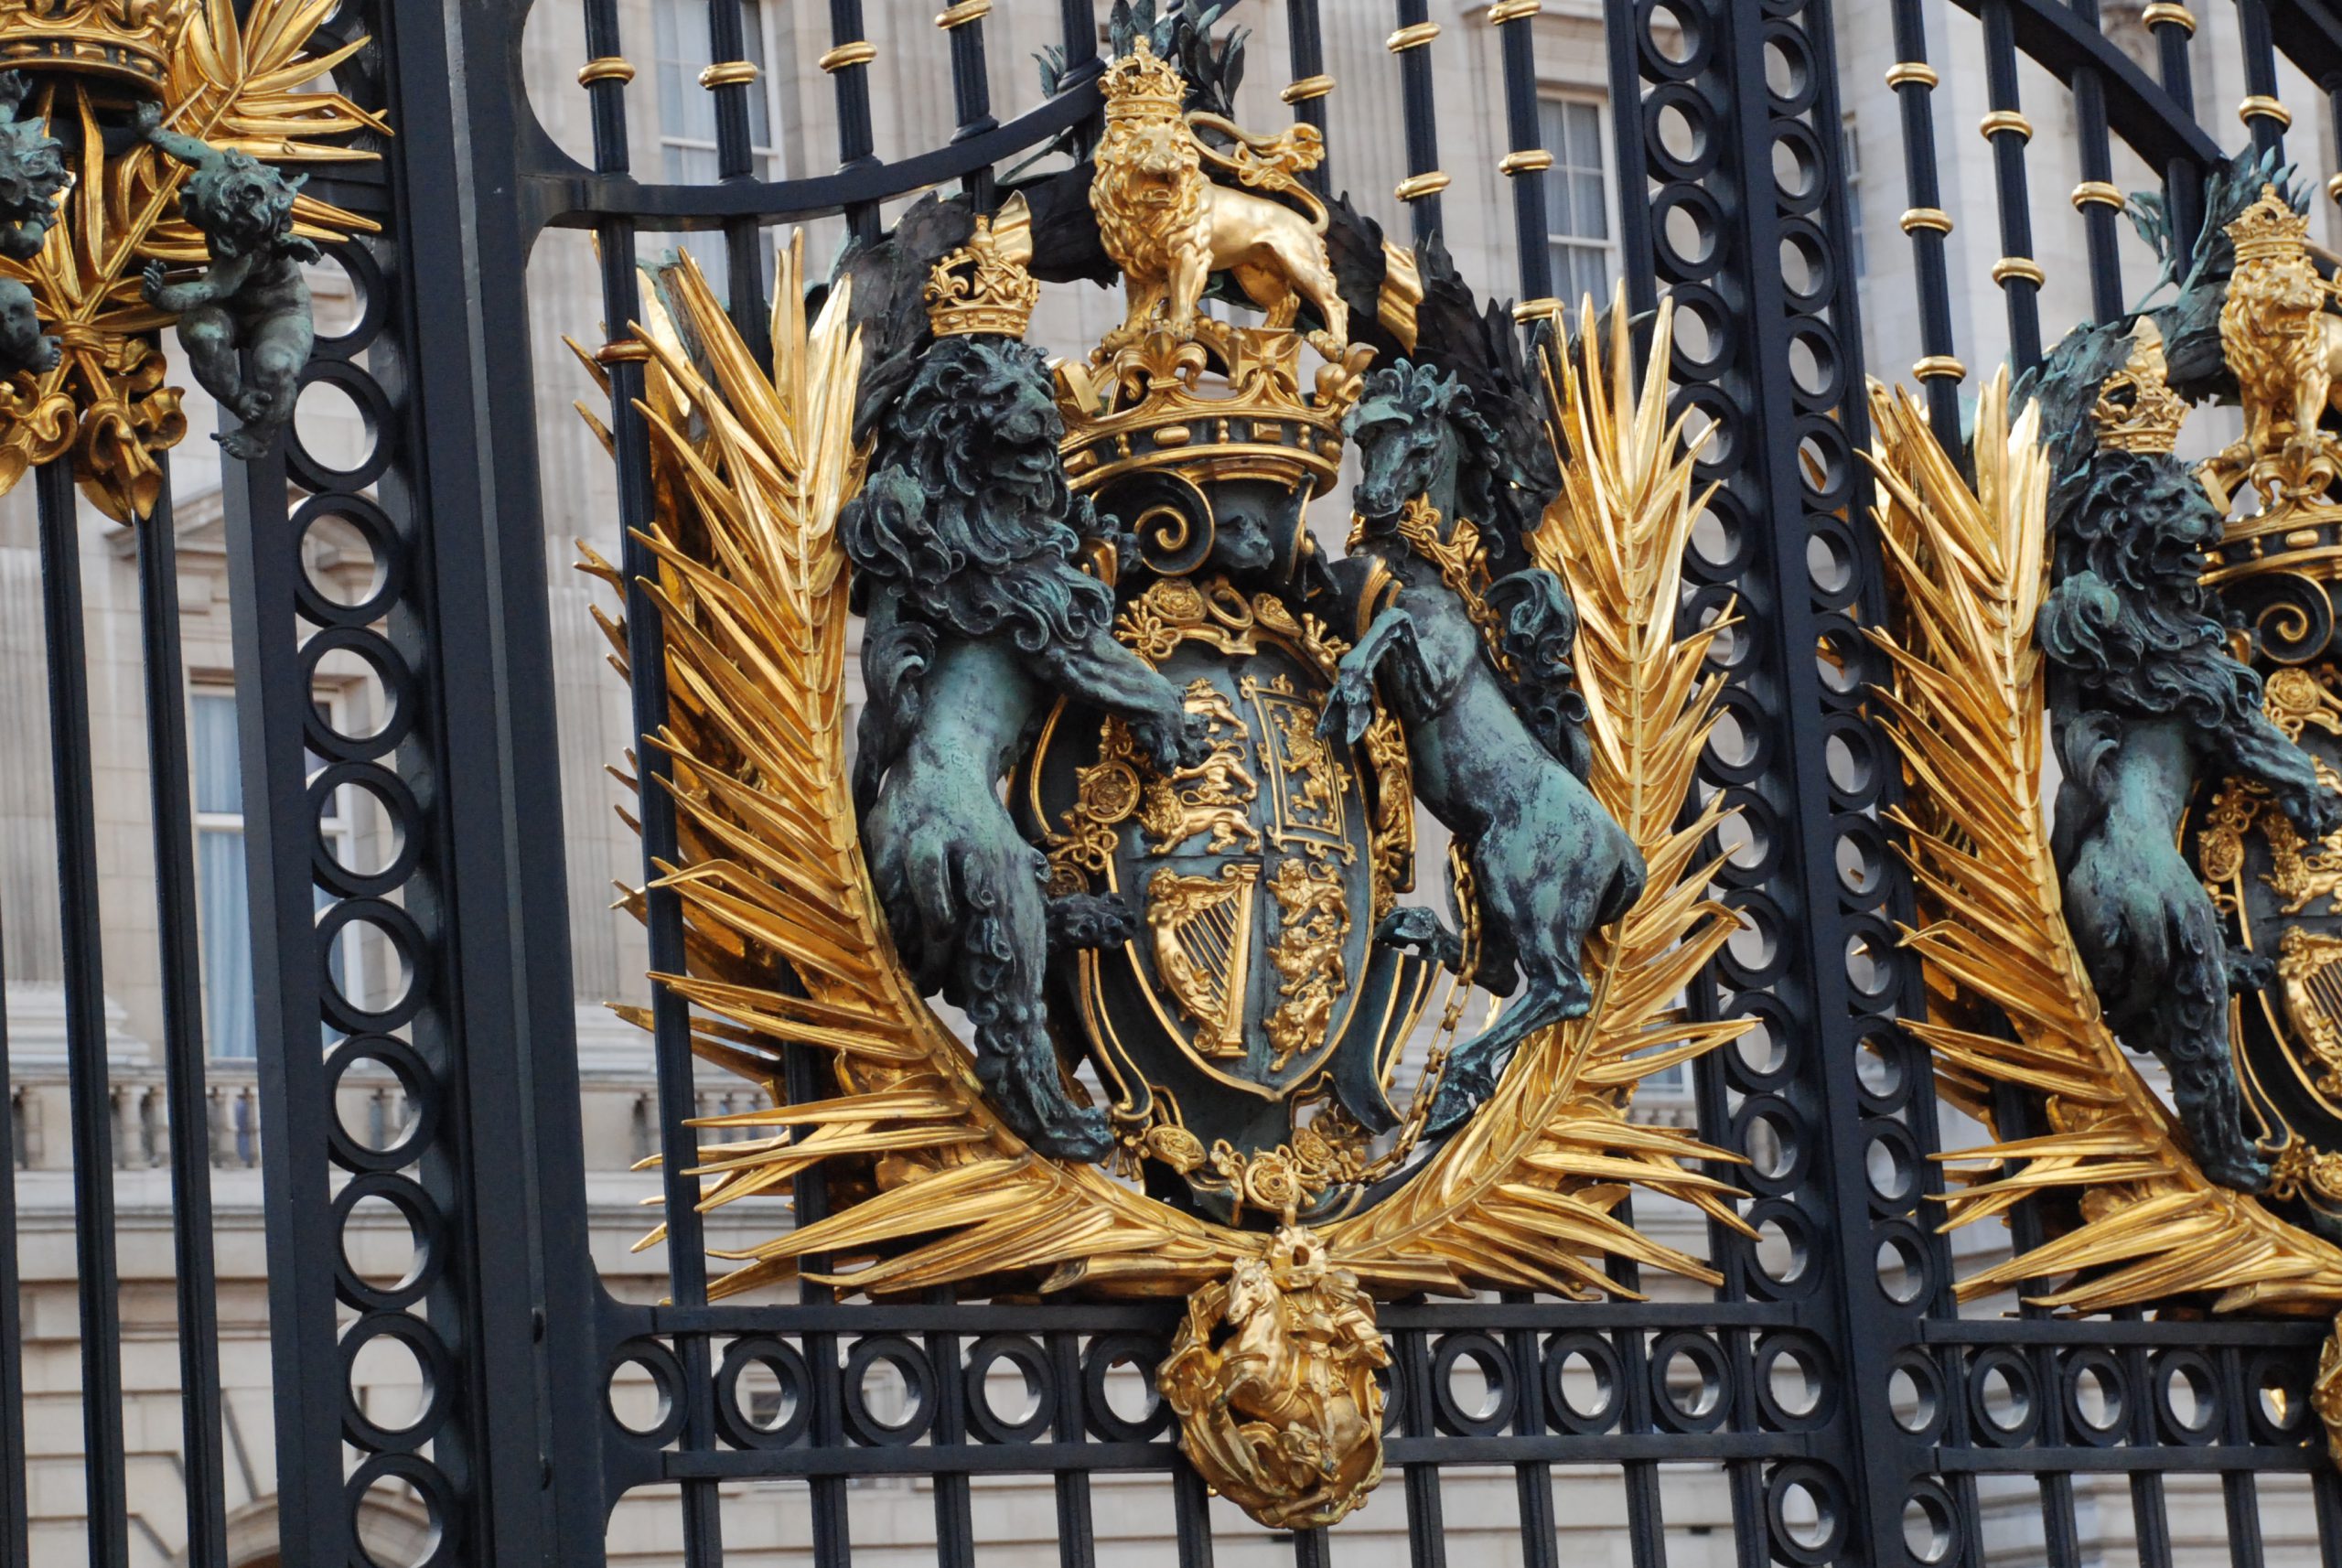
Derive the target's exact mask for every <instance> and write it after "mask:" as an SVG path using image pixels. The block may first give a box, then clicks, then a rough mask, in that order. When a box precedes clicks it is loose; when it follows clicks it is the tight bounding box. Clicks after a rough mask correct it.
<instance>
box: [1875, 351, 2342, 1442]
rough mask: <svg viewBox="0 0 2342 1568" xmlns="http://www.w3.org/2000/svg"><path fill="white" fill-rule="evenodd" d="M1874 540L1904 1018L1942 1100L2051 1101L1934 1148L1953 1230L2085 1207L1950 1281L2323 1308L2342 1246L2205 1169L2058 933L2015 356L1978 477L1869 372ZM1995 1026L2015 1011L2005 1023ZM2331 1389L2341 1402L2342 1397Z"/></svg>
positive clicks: (2034, 454)
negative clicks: (1904, 912)
mask: <svg viewBox="0 0 2342 1568" xmlns="http://www.w3.org/2000/svg"><path fill="white" fill-rule="evenodd" d="M1871 419H1872V427H1873V429H1874V431H1875V440H1876V445H1875V451H1874V453H1873V454H1872V456H1871V464H1872V467H1873V469H1874V470H1875V473H1876V475H1877V477H1878V484H1879V497H1880V499H1879V501H1878V505H1877V517H1878V523H1879V532H1880V537H1881V540H1882V542H1883V544H1884V546H1885V553H1886V557H1887V562H1888V565H1889V568H1890V570H1891V572H1892V575H1893V576H1894V579H1895V581H1896V585H1897V587H1898V588H1899V589H1900V604H1899V610H1898V614H1897V616H1896V625H1895V628H1894V630H1893V631H1892V632H1891V633H1890V632H1875V633H1874V634H1873V635H1874V636H1875V639H1876V640H1877V642H1878V644H1879V646H1880V648H1881V649H1882V650H1884V651H1885V654H1886V655H1887V657H1888V660H1890V662H1891V664H1892V667H1893V676H1892V680H1891V682H1890V683H1888V684H1886V685H1885V686H1883V687H1882V688H1881V689H1879V690H1878V691H1877V693H1876V700H1877V702H1878V703H1879V705H1880V708H1881V710H1882V712H1883V717H1884V721H1885V728H1886V731H1887V733H1888V735H1889V736H1890V737H1891V738H1892V740H1893V742H1894V744H1895V746H1896V750H1897V752H1898V753H1899V754H1900V755H1901V757H1902V759H1903V764H1904V770H1905V777H1906V780H1907V803H1906V804H1905V805H1904V806H1902V807H1898V808H1897V809H1896V811H1894V812H1893V813H1892V814H1893V817H1894V820H1895V821H1896V823H1897V824H1898V825H1899V826H1900V827H1901V828H1902V829H1903V830H1904V832H1905V834H1906V840H1905V843H1904V846H1903V853H1904V854H1905V855H1906V857H1907V859H1908V861H1909V862H1910V865H1911V866H1912V870H1913V873H1914V875H1915V876H1916V878H1917V879H1918V887H1919V894H1920V909H1919V917H1920V918H1919V923H1918V926H1917V927H1916V928H1911V929H1906V931H1905V933H1904V942H1905V944H1906V945H1907V946H1908V947H1909V948H1911V949H1912V950H1914V951H1916V952H1917V953H1918V955H1919V957H1920V959H1921V960H1922V961H1923V962H1924V963H1925V965H1926V967H1927V971H1928V980H1929V985H1930V992H1931V994H1932V996H1933V998H1934V999H1935V1006H1934V1012H1935V1016H1934V1017H1933V1018H1931V1019H1928V1020H1924V1021H1921V1020H1914V1021H1911V1022H1908V1023H1907V1024H1906V1027H1907V1028H1908V1029H1910V1030H1911V1031H1912V1033H1913V1034H1915V1035H1917V1036H1919V1037H1920V1038H1921V1039H1923V1040H1925V1041H1926V1042H1927V1043H1928V1046H1929V1047H1931V1048H1932V1049H1933V1050H1934V1052H1935V1055H1936V1065H1937V1072H1938V1076H1939V1082H1940V1084H1941V1086H1942V1089H1943V1092H1944V1094H1945V1097H1946V1098H1947V1099H1949V1100H1950V1101H1953V1102H1954V1103H1956V1104H1959V1105H1960V1106H1961V1108H1962V1109H1964V1110H1966V1111H1968V1112H1969V1113H1970V1114H1971V1115H1973V1116H1974V1117H1976V1118H1977V1119H1978V1120H1979V1121H1981V1122H1984V1123H1985V1124H1986V1125H1987V1126H1991V1125H1992V1124H1993V1095H1992V1090H1993V1086H1995V1085H1998V1084H2008V1085H2013V1086H2015V1087H2017V1088H2019V1089H2022V1090H2026V1091H2027V1092H2029V1093H2031V1094H2034V1095H2037V1096H2039V1097H2040V1100H2041V1102H2042V1106H2043V1110H2044V1113H2045V1119H2046V1121H2047V1125H2048V1129H2049V1130H2048V1131H2047V1133H2041V1134H2039V1135H2037V1136H2031V1137H2024V1138H2017V1137H1999V1136H1997V1135H1996V1136H1995V1138H1994V1139H1993V1141H1992V1142H1989V1143H1987V1144H1982V1145H1981V1146H1980V1147H1977V1148H1973V1149H1968V1150H1961V1151H1958V1152H1955V1153H1951V1154H1947V1155H1941V1156H1939V1158H1941V1159H1943V1160H1945V1161H1946V1162H1948V1163H1949V1164H1950V1165H1952V1166H1954V1167H1955V1169H1954V1171H1953V1178H1954V1180H1955V1182H1957V1183H1958V1184H1959V1185H1958V1186H1957V1187H1955V1189H1954V1190H1953V1191H1951V1192H1950V1193H1948V1194H1947V1195H1945V1197H1944V1199H1943V1201H1944V1206H1945V1209H1946V1211H1947V1218H1946V1219H1945V1226H1946V1228H1947V1229H1950V1228H1956V1227H1959V1226H1962V1225H1970V1224H1974V1223H1976V1222H1977V1221H1979V1220H1982V1219H1989V1218H1992V1217H1993V1216H1998V1215H2004V1214H2005V1213H2006V1212H2007V1211H2008V1210H2009V1209H2010V1208H2012V1207H2014V1205H2015V1204H2016V1203H2017V1202H2019V1201H2020V1200H2021V1199H2022V1198H2024V1197H2026V1196H2028V1195H2030V1194H2034V1193H2037V1192H2065V1193H2069V1194H2071V1195H2072V1196H2073V1197H2075V1198H2076V1199H2077V1200H2078V1202H2077V1204H2076V1213H2077V1215H2078V1222H2077V1223H2075V1224H2074V1225H2073V1226H2072V1227H2071V1228H2070V1229H2068V1230H2066V1231H2065V1232H2064V1233H2062V1234H2060V1235H2057V1236H2054V1237H2052V1238H2051V1239H2050V1240H2047V1241H2044V1242H2043V1243H2041V1244H2040V1245H2038V1246H2036V1247H2034V1248H2031V1249H2029V1250H2027V1251H2024V1252H2022V1253H2019V1254H2018V1255H2016V1256H2014V1257H2013V1258H2010V1259H2008V1260H2007V1261H2005V1262H2000V1263H1995V1264H1990V1265H1987V1266H1985V1267H1982V1268H1980V1269H1977V1270H1975V1271H1974V1272H1973V1273H1970V1274H1969V1275H1968V1276H1967V1277H1966V1278H1964V1279H1962V1280H1961V1281H1960V1282H1959V1283H1958V1285H1957V1287H1956V1288H1957V1294H1959V1296H1960V1298H1961V1299H1962V1300H1971V1299H1974V1298H1976V1297H1978V1296H1982V1295H1988V1294H1992V1293H1993V1292H1996V1291H2001V1290H2005V1289H2010V1288H2014V1287H2019V1286H2022V1285H2023V1284H2024V1283H2026V1282H2029V1281H2046V1282H2047V1288H2046V1289H2042V1290H2040V1291H2039V1292H2038V1293H2037V1294H2034V1295H2032V1296H2030V1297H2028V1298H2027V1299H2028V1300H2030V1301H2032V1302H2034V1303H2035V1304H2036V1305H2044V1306H2051V1307H2057V1308H2062V1309H2065V1310H2067V1311H2070V1312H2075V1313H2095V1312H2104V1311H2108V1310H2111V1309H2113V1308H2116V1307H2122V1306H2132V1305H2143V1304H2145V1303H2148V1302H2154V1301H2162V1300H2168V1299H2169V1298H2171V1297H2173V1296H2186V1295H2200V1296H2204V1297H2208V1300H2209V1305H2210V1306H2211V1309H2212V1310H2213V1311H2215V1312H2233V1311H2239V1310H2242V1309H2245V1308H2250V1307H2264V1308H2276V1309H2281V1310H2290V1311H2303V1310H2312V1309H2315V1310H2323V1311H2331V1310H2332V1309H2333V1307H2334V1305H2335V1304H2336V1303H2337V1302H2342V1249H2337V1248H2335V1247H2334V1246H2332V1245H2330V1244H2328V1243H2326V1242H2325V1241H2322V1240H2318V1239H2316V1238H2315V1237H2314V1236H2311V1235H2309V1234H2308V1233H2306V1232H2304V1231H2303V1230H2298V1229H2296V1228H2295V1227H2294V1226H2292V1225H2289V1224H2286V1223H2285V1222H2284V1221H2283V1220H2281V1219H2277V1218H2276V1217H2275V1216H2274V1215H2272V1214H2271V1213H2270V1212H2269V1211H2268V1210H2267V1209H2265V1208H2262V1207H2261V1205H2260V1204H2259V1203H2258V1202H2256V1201H2254V1200H2253V1199H2252V1198H2251V1197H2246V1196H2244V1195H2242V1194H2240V1193H2236V1192H2232V1191H2229V1189H2228V1188H2226V1187H2218V1186H2217V1185H2215V1184H2214V1183H2212V1182H2211V1181H2210V1180H2208V1178H2207V1177H2206V1176H2204V1175H2203V1174H2202V1173H2201V1172H2200V1171H2198V1170H2197V1167H2196V1164H2195V1162H2194V1160H2193V1159H2192V1158H2191V1157H2190V1156H2189V1155H2188V1153H2187V1151H2186V1147H2185V1146H2184V1145H2183V1144H2182V1143H2181V1140H2180V1134H2179V1133H2178V1131H2177V1128H2176V1126H2175V1122H2174V1120H2173V1117H2172V1115H2171V1113H2170V1112H2169V1111H2168V1110H2166V1108H2165V1106H2164V1104H2163V1102H2162V1101H2161V1100H2160V1099H2159V1098H2158V1097H2157V1096H2156V1094H2155V1092H2154V1090H2153V1089H2152V1088H2151V1087H2150V1086H2149V1085H2148V1084H2147V1082H2146V1081H2145V1079H2143V1078H2141V1077H2140V1075H2139V1073H2138V1071H2137V1069H2135V1068H2133V1066H2132V1065H2131V1063H2130V1061H2129V1060H2128V1059H2127V1058H2125V1057H2124V1055H2123V1053H2122V1047H2121V1046H2120V1045H2119V1044H2118V1043H2117V1042H2116V1040H2115V1038H2114V1036H2113V1034H2112V1032H2111V1030H2110V1029H2108V1027H2107V1026H2106V1025H2105V1023H2104V1022H2103V1021H2102V1020H2101V1019H2100V1016H2099V1009H2098V1001H2097V997H2096V995H2095V993H2093V992H2092V990H2091V988H2090V981H2089V979H2088V977H2087V976H2086V975H2085V973H2084V972H2083V970H2082V963H2081V959H2080V956H2079V953H2078V952H2077V951H2076V950H2075V948H2074V945H2073V940H2072V938H2071V937H2070V936H2069V935H2068V931H2067V929H2066V920H2065V915H2064V911H2063V908H2062V895H2061V892H2060V888H2059V881H2058V876H2057V866H2056V865H2055V863H2054V862H2053V860H2052V858H2051V855H2050V850H2049V832H2048V823H2047V816H2046V813H2045V811H2044V810H2043V807H2042V794H2041V758H2042V741H2043V725H2044V721H2045V711H2046V710H2045V703H2044V695H2043V685H2044V671H2043V664H2042V658H2041V654H2040V650H2038V649H2037V648H2036V647H2035V645H2034V641H2033V623H2034V617H2035V614H2036V611H2037V610H2038V609H2039V607H2040V605H2041V601H2042V598H2043V596H2044V594H2045V593H2046V591H2047V584H2048V571H2049V543H2048V537H2047V512H2048V486H2049V457H2048V454H2047V449H2046V447H2045V446H2044V445H2043V441H2042V435H2041V431H2040V429H2039V414H2038V409H2037V407H2036V405H2032V404H2028V405H2027V406H2026V407H2025V408H2024V409H2023V410H2021V411H2015V412H2014V413H2013V412H2012V410H2011V409H2010V407H2009V388H2008V378H2007V374H2006V372H2005V371H2003V372H2002V373H2001V374H2000V375H1998V376H1996V377H1995V378H1994V379H1993V381H1990V382H1988V383H1987V384H1986V386H1985V387H1984V389H1983V392H1982V397H1981V399H1980V402H1979V406H1978V411H1977V423H1976V437H1975V444H1974V445H1975V454H1976V457H1975V467H1976V481H1975V483H1974V485H1973V486H1972V487H1971V485H1970V483H1969V482H1968V481H1967V479H1966V478H1963V477H1962V475H1961V467H1960V465H1959V464H1958V463H1957V462H1956V461H1955V460H1954V459H1953V457H1952V456H1951V455H1950V454H1949V453H1947V452H1945V451H1944V450H1943V448H1942V447H1941V446H1939V445H1938V444H1937V442H1936V439H1935V435H1934V433H1933V431H1932V429H1931V428H1930V426H1929V424H1928V418H1927V414H1926V412H1925V411H1924V409H1922V408H1921V407H1920V405H1919V404H1918V402H1917V401H1915V400H1914V399H1913V398H1912V397H1911V396H1910V394H1908V393H1907V392H1902V391H1900V390H1899V389H1898V390H1896V391H1889V390H1887V389H1886V388H1885V387H1882V386H1879V385H1878V384H1876V383H1875V382H1874V383H1873V384H1872V387H1871ZM2003 1021H2005V1026H2003ZM2336 1397H2337V1398H2342V1395H2337V1396H2336Z"/></svg>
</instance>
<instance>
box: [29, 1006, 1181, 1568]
mask: <svg viewBox="0 0 2342 1568" xmlns="http://www.w3.org/2000/svg"><path fill="white" fill-rule="evenodd" d="M6 993H7V983H6V976H5V973H0V996H5V994H6ZM16 1158H17V1150H16V1102H15V1101H14V1099H13V1097H12V1096H11V1094H10V1092H9V1070H8V1011H7V1009H6V1008H5V1006H0V1568H32V1542H31V1533H32V1531H31V1525H30V1522H29V1521H30V1519H31V1515H32V1509H31V1506H30V1504H29V1502H28V1501H27V1495H26V1487H25V1361H24V1346H25V1316H24V1298H23V1296H22V1295H20V1294H18V1289H19V1285H18V1282H17V1274H16ZM1181 1568H1186V1565H1185V1564H1184V1563H1183V1564H1182V1565H1181Z"/></svg>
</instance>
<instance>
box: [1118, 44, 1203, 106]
mask: <svg viewBox="0 0 2342 1568" xmlns="http://www.w3.org/2000/svg"><path fill="white" fill-rule="evenodd" d="M1100 85H1101V91H1104V93H1105V95H1106V118H1107V119H1109V120H1124V119H1155V118H1160V117H1162V116H1166V115H1170V116H1175V117H1176V115H1177V114H1178V113H1179V111H1180V107H1181V106H1182V105H1183V104H1185V103H1186V102H1187V79H1186V78H1185V77H1183V76H1181V75H1180V74H1179V68H1178V67H1177V66H1176V65H1173V64H1172V63H1171V62H1170V61H1169V60H1167V59H1163V58H1162V57H1161V56H1160V55H1158V54H1156V53H1155V45H1154V44H1153V43H1151V42H1149V41H1148V39H1147V38H1146V37H1145V36H1144V34H1142V35H1141V36H1140V37H1139V38H1138V39H1137V41H1136V42H1135V43H1133V45H1132V46H1131V51H1130V53H1128V54H1126V55H1120V56H1117V57H1116V58H1115V60H1114V62H1113V64H1112V65H1110V66H1108V67H1107V68H1106V76H1105V80H1104V81H1102V82H1101V84H1100Z"/></svg>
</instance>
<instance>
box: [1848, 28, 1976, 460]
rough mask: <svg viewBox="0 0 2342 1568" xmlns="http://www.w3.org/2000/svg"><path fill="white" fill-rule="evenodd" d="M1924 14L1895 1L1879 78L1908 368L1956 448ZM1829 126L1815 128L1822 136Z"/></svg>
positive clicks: (1947, 288)
mask: <svg viewBox="0 0 2342 1568" xmlns="http://www.w3.org/2000/svg"><path fill="white" fill-rule="evenodd" d="M1927 26H1928V25H1927V18H1926V15H1925V12H1924V9H1923V7H1922V5H1921V3H1920V0H1895V18H1894V35H1895V63H1894V64H1893V65H1891V66H1889V67H1888V68H1887V72H1886V80H1887V83H1888V85H1889V86H1891V87H1893V88H1894V89H1895V102H1896V106H1897V107H1898V108H1899V109H1900V110H1901V111H1902V115H1903V185H1904V190H1905V193H1906V194H1907V196H1908V198H1909V199H1910V205H1909V207H1908V208H1907V209H1906V210H1905V212H1904V214H1903V218H1902V229H1903V232H1904V233H1905V234H1906V235H1907V236H1908V237H1909V238H1910V242H1911V264H1912V269H1913V271H1914V272H1915V273H1916V274H1917V275H1918V291H1919V352H1920V354H1921V355H1922V356H1923V357H1922V358H1921V359H1920V360H1919V362H1918V364H1916V365H1913V366H1912V367H1911V374H1912V375H1914V376H1916V377H1918V380H1919V381H1920V383H1921V384H1922V385H1923V386H1925V387H1926V389H1927V399H1928V423H1929V424H1933V425H1934V426H1935V433H1936V439H1937V440H1939V441H1940V442H1942V443H1943V445H1944V447H1945V449H1946V450H1947V451H1953V452H1956V451H1958V450H1959V449H1960V383H1961V379H1962V378H1963V377H1964V376H1965V374H1966V371H1964V370H1963V369H1962V367H1961V363H1960V360H1959V358H1958V356H1957V354H1956V352H1955V346H1954V344H1953V342H1952V337H1951V280H1950V274H1948V273H1947V272H1946V270H1945V259H1944V247H1945V243H1946V242H1947V240H1948V239H1949V237H1950V232H1951V218H1950V214H1948V213H1946V212H1945V211H1944V209H1943V189H1942V179H1941V176H1940V175H1939V172H1938V171H1937V168H1936V127H1935V109H1934V103H1933V100H1934V96H1935V88H1936V81H1937V77H1936V71H1935V68H1934V67H1933V66H1931V65H1929V64H1928V31H1927ZM1836 130H1837V127H1836V126H1823V127H1822V131H1823V133H1824V134H1833V133H1835V131H1836Z"/></svg>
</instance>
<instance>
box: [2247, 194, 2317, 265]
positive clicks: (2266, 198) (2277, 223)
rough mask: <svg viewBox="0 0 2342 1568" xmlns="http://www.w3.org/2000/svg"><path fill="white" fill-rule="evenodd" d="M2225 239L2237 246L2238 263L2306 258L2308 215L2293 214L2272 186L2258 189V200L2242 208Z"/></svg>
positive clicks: (2304, 213) (2285, 201)
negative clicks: (2286, 257)
mask: <svg viewBox="0 0 2342 1568" xmlns="http://www.w3.org/2000/svg"><path fill="white" fill-rule="evenodd" d="M2227 232H2228V236H2229V239H2230V240H2232V241H2234V242H2235V243H2236V259H2237V261H2238V262H2239V263H2244V262H2251V261H2258V260H2261V259H2264V258H2271V257H2275V258H2283V257H2285V256H2305V255H2306V253H2307V252H2306V249H2305V247H2306V246H2307V244H2308V242H2309V214H2308V213H2306V212H2296V211H2294V204H2293V203H2292V202H2290V201H2287V200H2286V199H2285V198H2284V194H2283V192H2282V191H2280V190H2279V189H2278V188H2276V187H2275V186H2273V185H2264V186H2262V187H2261V199H2260V200H2258V201H2256V202H2254V203H2253V204H2252V205H2251V206H2250V207H2248V208H2246V209H2244V212H2243V214H2242V215H2241V216H2240V217H2239V218H2238V219H2237V220H2235V221H2234V222H2232V223H2230V224H2229V226H2228V230H2227Z"/></svg>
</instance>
